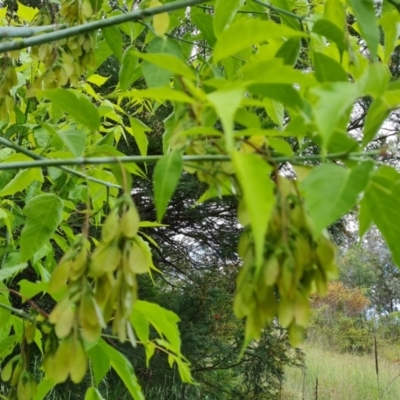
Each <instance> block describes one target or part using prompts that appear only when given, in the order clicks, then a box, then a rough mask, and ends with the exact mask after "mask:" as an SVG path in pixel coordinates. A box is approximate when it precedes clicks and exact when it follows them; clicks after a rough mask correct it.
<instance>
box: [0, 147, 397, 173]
mask: <svg viewBox="0 0 400 400" xmlns="http://www.w3.org/2000/svg"><path fill="white" fill-rule="evenodd" d="M376 156H382V157H385V158H386V159H394V158H396V157H395V156H394V155H393V154H392V153H390V152H389V151H388V152H387V151H386V150H385V149H379V150H373V151H366V152H353V153H349V152H341V153H332V154H327V155H320V154H315V155H309V156H276V157H265V159H266V160H267V161H270V162H275V163H281V162H290V163H292V164H301V163H304V162H305V161H326V160H334V159H338V160H353V159H357V160H358V161H362V158H370V157H376ZM162 157H163V155H154V156H121V157H88V158H85V157H77V158H66V159H53V160H52V159H47V158H46V159H38V160H36V161H18V162H10V163H0V171H4V170H10V169H23V168H43V167H60V166H65V165H99V164H120V163H122V164H126V163H137V164H144V163H151V164H154V163H156V162H157V161H158V160H160V159H161V158H162ZM182 159H183V162H205V161H210V162H221V161H230V160H231V157H230V156H228V155H209V154H206V155H190V156H187V155H185V156H182ZM73 171H74V170H73ZM74 172H77V171H74ZM85 177H86V175H85ZM88 178H90V177H88Z"/></svg>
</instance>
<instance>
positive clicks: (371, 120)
mask: <svg viewBox="0 0 400 400" xmlns="http://www.w3.org/2000/svg"><path fill="white" fill-rule="evenodd" d="M389 114H390V108H389V107H388V104H387V102H386V101H385V98H384V97H383V96H381V97H377V98H376V99H375V100H374V101H373V102H372V103H371V105H370V106H369V109H368V112H367V116H366V118H365V124H364V136H363V141H362V144H363V146H366V145H367V144H368V143H369V142H370V141H371V140H372V139H374V137H375V135H376V134H377V133H378V131H379V128H380V127H381V126H382V124H383V123H384V122H385V120H386V118H387V117H388V116H389Z"/></svg>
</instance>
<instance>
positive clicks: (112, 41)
mask: <svg viewBox="0 0 400 400" xmlns="http://www.w3.org/2000/svg"><path fill="white" fill-rule="evenodd" d="M101 31H102V33H103V37H104V39H105V41H106V42H107V45H108V47H109V48H110V49H111V50H112V52H113V53H114V55H115V57H117V58H118V60H119V61H120V62H121V60H122V49H123V43H122V42H123V41H122V35H121V31H120V30H119V29H118V28H117V27H116V26H109V27H107V28H103V29H102V30H101Z"/></svg>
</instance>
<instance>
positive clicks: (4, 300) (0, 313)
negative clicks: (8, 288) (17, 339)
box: [0, 270, 11, 330]
mask: <svg viewBox="0 0 400 400" xmlns="http://www.w3.org/2000/svg"><path fill="white" fill-rule="evenodd" d="M0 272H2V270H0ZM0 304H4V305H5V306H8V307H10V306H11V304H10V300H9V299H8V297H7V296H5V295H4V294H3V293H2V292H0ZM10 317H11V311H10V310H7V309H6V308H3V307H0V330H2V329H3V328H4V327H6V326H7V324H8V321H9V320H10Z"/></svg>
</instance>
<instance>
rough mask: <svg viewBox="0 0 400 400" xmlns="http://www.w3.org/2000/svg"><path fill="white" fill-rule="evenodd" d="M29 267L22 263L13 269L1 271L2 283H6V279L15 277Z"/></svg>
mask: <svg viewBox="0 0 400 400" xmlns="http://www.w3.org/2000/svg"><path fill="white" fill-rule="evenodd" d="M27 266H28V264H27V263H21V264H18V265H15V266H13V267H7V268H2V269H0V281H4V280H5V279H8V278H11V277H12V276H13V275H15V274H17V273H18V272H21V271H22V270H24V269H25V268H26V267H27Z"/></svg>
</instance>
